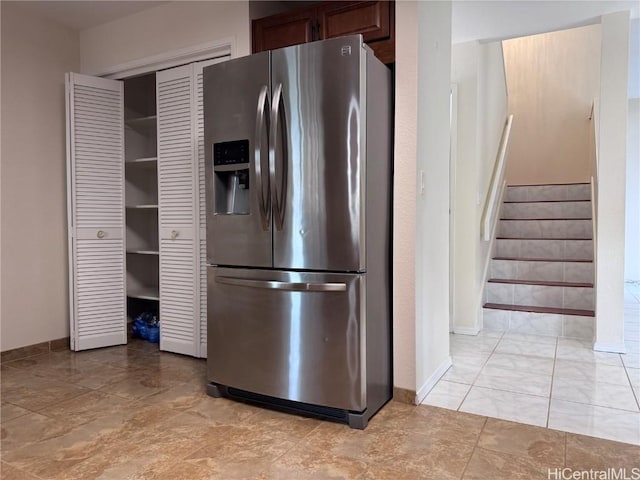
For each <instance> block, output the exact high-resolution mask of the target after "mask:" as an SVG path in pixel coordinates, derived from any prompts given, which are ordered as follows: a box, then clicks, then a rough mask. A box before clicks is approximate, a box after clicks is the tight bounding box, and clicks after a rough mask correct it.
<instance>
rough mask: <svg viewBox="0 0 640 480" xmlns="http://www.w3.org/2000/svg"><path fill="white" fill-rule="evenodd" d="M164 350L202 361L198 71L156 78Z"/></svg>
mask: <svg viewBox="0 0 640 480" xmlns="http://www.w3.org/2000/svg"><path fill="white" fill-rule="evenodd" d="M156 82H157V83H156V95H157V109H158V220H159V228H160V349H162V350H166V351H169V352H175V353H182V354H186V355H193V356H199V350H200V291H199V284H200V281H199V280H200V278H199V277H200V268H199V265H200V245H199V241H198V238H199V232H198V230H197V228H196V227H197V221H198V215H199V194H198V186H199V184H198V164H197V161H196V158H197V147H196V120H195V118H196V115H195V112H196V106H197V99H196V87H195V81H194V75H193V66H192V65H187V66H183V67H178V68H173V69H170V70H165V71H162V72H158V73H157V75H156Z"/></svg>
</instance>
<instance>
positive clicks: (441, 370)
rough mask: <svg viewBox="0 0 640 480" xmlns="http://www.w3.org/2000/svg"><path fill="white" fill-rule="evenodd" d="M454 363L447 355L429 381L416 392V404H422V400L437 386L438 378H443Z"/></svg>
mask: <svg viewBox="0 0 640 480" xmlns="http://www.w3.org/2000/svg"><path fill="white" fill-rule="evenodd" d="M451 365H453V362H452V361H451V357H450V356H447V358H446V360H445V361H444V362H442V364H441V365H440V366H439V367H438V368H436V371H435V372H433V374H432V375H431V376H430V377H429V378H428V379H427V381H426V382H425V383H424V385H422V387H420V389H419V390H418V391H417V392H416V397H415V404H416V405H420V404H421V403H422V401H423V400H424V399H425V397H426V396H427V394H428V393H429V392H430V391H431V389H432V388H433V387H435V386H436V383H438V380H440V379H441V378H442V376H443V375H444V374H445V373H446V372H447V370H449V367H451Z"/></svg>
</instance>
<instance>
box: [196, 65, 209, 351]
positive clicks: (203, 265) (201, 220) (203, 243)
mask: <svg viewBox="0 0 640 480" xmlns="http://www.w3.org/2000/svg"><path fill="white" fill-rule="evenodd" d="M196 90H197V92H198V108H197V144H198V180H199V181H198V203H199V204H200V212H199V216H198V226H199V230H200V356H201V357H202V358H207V205H206V199H205V178H204V176H205V173H204V95H203V92H204V87H203V75H202V65H197V66H196Z"/></svg>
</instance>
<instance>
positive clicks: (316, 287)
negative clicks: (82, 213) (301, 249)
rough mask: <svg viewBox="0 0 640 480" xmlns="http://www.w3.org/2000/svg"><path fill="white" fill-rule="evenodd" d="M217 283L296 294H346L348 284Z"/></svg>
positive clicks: (230, 279) (227, 279) (237, 280)
mask: <svg viewBox="0 0 640 480" xmlns="http://www.w3.org/2000/svg"><path fill="white" fill-rule="evenodd" d="M216 282H217V283H223V284H225V285H235V286H239V287H252V288H267V289H269V290H290V291H294V292H346V291H347V284H346V283H339V282H335V283H334V282H328V283H306V282H278V281H276V280H247V279H246V278H237V277H216Z"/></svg>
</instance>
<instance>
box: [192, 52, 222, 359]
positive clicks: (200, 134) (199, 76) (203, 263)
mask: <svg viewBox="0 0 640 480" xmlns="http://www.w3.org/2000/svg"><path fill="white" fill-rule="evenodd" d="M228 59H229V57H226V56H225V57H220V58H216V59H213V60H208V61H205V62H199V63H196V64H195V68H194V75H195V82H196V95H197V107H196V143H197V161H198V206H199V211H198V232H199V233H200V239H199V240H200V356H201V357H203V358H206V357H207V202H206V189H205V168H204V82H203V68H204V67H206V66H209V65H213V64H214V63H220V62H224V61H226V60H228Z"/></svg>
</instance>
